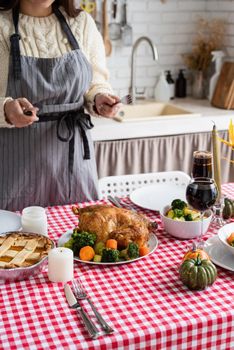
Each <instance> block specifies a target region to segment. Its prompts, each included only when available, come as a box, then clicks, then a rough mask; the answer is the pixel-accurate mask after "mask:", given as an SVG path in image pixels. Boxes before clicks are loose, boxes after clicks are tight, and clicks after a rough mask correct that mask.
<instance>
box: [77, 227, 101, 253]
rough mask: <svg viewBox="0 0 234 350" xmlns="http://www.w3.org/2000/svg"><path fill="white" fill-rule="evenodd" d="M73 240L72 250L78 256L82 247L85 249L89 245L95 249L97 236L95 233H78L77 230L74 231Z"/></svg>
mask: <svg viewBox="0 0 234 350" xmlns="http://www.w3.org/2000/svg"><path fill="white" fill-rule="evenodd" d="M71 238H72V239H73V244H72V250H73V251H74V254H75V255H78V254H79V251H80V249H81V248H82V247H85V246H87V245H88V246H90V247H93V246H94V244H95V241H96V238H97V236H96V235H95V233H90V232H85V231H78V229H77V228H75V229H74V230H73V233H72V235H71Z"/></svg>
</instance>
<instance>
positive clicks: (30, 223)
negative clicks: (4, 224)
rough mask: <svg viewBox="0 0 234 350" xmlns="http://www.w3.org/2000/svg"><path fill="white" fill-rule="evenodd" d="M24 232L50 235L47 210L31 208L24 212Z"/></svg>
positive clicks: (22, 221) (25, 209)
mask: <svg viewBox="0 0 234 350" xmlns="http://www.w3.org/2000/svg"><path fill="white" fill-rule="evenodd" d="M21 224H22V230H23V231H25V232H32V233H39V234H42V235H44V236H47V235H48V227H47V216H46V210H45V208H43V207H39V206H31V207H27V208H24V209H23V210H22V216H21Z"/></svg>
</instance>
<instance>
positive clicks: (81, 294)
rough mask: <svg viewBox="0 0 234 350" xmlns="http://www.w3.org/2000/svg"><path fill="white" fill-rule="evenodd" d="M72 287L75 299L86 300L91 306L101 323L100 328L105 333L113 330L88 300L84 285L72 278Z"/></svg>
mask: <svg viewBox="0 0 234 350" xmlns="http://www.w3.org/2000/svg"><path fill="white" fill-rule="evenodd" d="M72 287H73V290H74V294H75V296H76V298H77V299H79V300H87V301H88V303H89V305H90V306H91V308H92V310H93V312H94V314H95V316H96V318H97V320H98V322H99V324H100V325H101V327H102V329H103V330H104V332H105V333H106V334H110V333H113V332H114V329H113V328H111V327H110V326H109V325H108V324H107V323H106V321H105V320H104V319H103V317H102V315H101V314H100V313H99V312H98V310H97V309H96V307H95V306H94V304H93V302H92V301H91V300H90V298H89V297H88V296H87V293H86V292H85V290H84V287H83V286H82V283H81V281H80V280H73V281H72Z"/></svg>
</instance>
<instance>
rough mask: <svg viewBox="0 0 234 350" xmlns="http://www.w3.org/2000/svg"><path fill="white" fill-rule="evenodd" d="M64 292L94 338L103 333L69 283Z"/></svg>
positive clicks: (69, 303)
mask: <svg viewBox="0 0 234 350" xmlns="http://www.w3.org/2000/svg"><path fill="white" fill-rule="evenodd" d="M64 293H65V296H66V299H67V302H68V305H69V306H70V307H71V308H72V309H76V310H77V312H78V313H79V315H80V317H81V318H82V321H83V323H84V326H85V328H86V330H87V332H88V333H89V335H90V337H91V338H93V339H96V338H97V337H98V336H99V335H101V333H100V332H99V331H98V329H97V327H96V326H95V324H94V323H93V321H91V319H90V318H89V316H88V315H87V313H86V312H85V311H84V309H83V308H82V306H81V305H80V303H79V302H78V300H77V299H76V297H75V295H74V294H73V292H72V290H71V287H70V286H69V284H65V286H64Z"/></svg>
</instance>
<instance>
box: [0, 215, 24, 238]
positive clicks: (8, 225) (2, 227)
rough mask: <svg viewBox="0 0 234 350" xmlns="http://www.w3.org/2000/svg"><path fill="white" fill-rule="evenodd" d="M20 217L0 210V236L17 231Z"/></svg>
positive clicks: (19, 225) (19, 226)
mask: <svg viewBox="0 0 234 350" xmlns="http://www.w3.org/2000/svg"><path fill="white" fill-rule="evenodd" d="M20 228H21V217H20V216H19V215H17V214H16V213H13V212H11V211H8V210H0V234H1V233H4V232H10V231H19V230H20Z"/></svg>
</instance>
